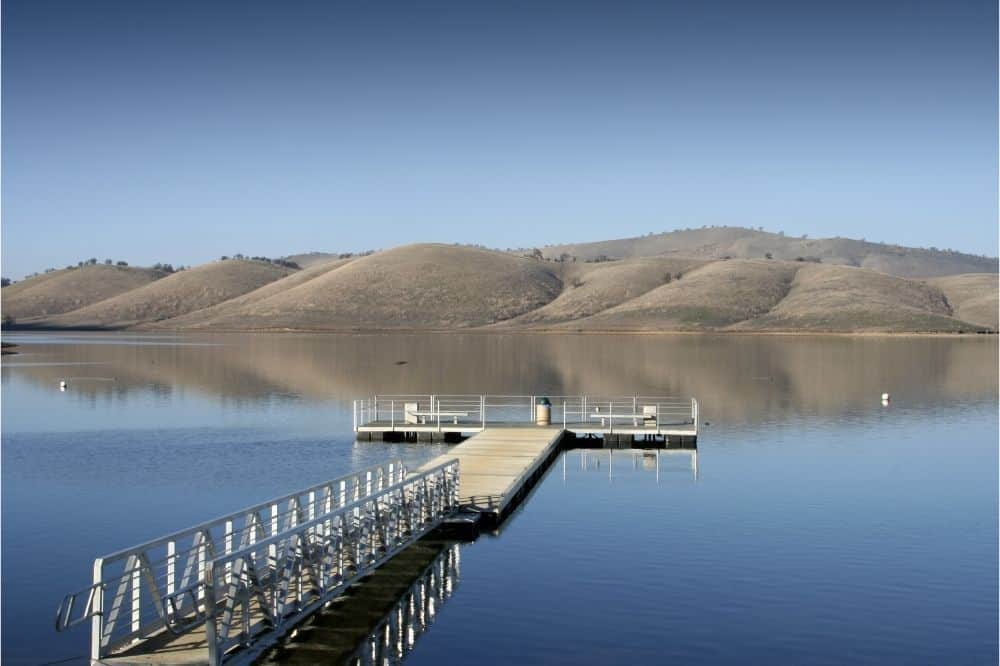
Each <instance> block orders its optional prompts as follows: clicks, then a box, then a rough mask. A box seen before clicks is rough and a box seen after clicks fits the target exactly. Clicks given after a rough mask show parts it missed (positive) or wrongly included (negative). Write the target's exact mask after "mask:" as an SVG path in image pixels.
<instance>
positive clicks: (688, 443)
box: [56, 395, 698, 666]
mask: <svg viewBox="0 0 1000 666" xmlns="http://www.w3.org/2000/svg"><path fill="white" fill-rule="evenodd" d="M353 421H354V431H355V432H356V433H357V434H358V438H359V439H384V440H392V439H416V440H424V439H446V438H452V439H461V438H463V437H465V436H466V435H471V436H469V437H468V439H465V440H464V441H462V442H461V443H460V444H458V445H457V446H454V447H452V448H451V449H450V450H449V451H448V453H447V454H445V455H442V456H439V457H438V458H435V459H434V460H431V461H429V462H428V463H426V464H425V465H422V466H421V467H420V468H419V469H417V470H415V471H410V470H407V469H406V468H405V466H404V465H403V464H402V463H401V462H400V461H392V462H389V463H386V464H384V465H380V466H377V467H373V468H370V469H367V470H362V471H361V472H356V473H354V474H351V475H348V476H345V477H340V478H338V479H333V480H331V481H327V482H325V483H322V484H319V485H316V486H312V487H310V488H306V489H304V490H301V491H298V492H295V493H291V494H289V495H286V496H283V497H280V498H276V499H274V500H271V501H269V502H265V503H262V504H259V505H255V506H252V507H248V508H246V509H243V510H241V511H238V512H235V513H232V514H229V515H226V516H222V517H220V518H217V519H215V520H211V521H209V522H207V523H203V524H201V525H197V526H195V527H192V528H189V529H187V530H182V531H181V532H176V533H174V534H170V535H167V536H164V537H162V538H160V539H155V540H153V541H150V542H147V543H144V544H140V545H138V546H135V547H132V548H128V549H125V550H121V551H118V552H116V553H112V554H110V555H107V556H105V557H101V558H98V559H97V560H95V561H94V565H93V579H92V584H91V585H90V586H89V587H87V588H84V589H82V590H80V591H78V592H75V593H72V594H69V595H67V596H66V597H65V598H64V599H63V602H62V604H60V606H59V608H58V610H57V614H56V629H57V631H63V630H66V629H70V628H71V627H73V626H77V625H82V624H89V625H90V627H91V643H90V645H91V649H90V659H91V663H94V664H97V663H102V664H112V663H113V664H210V665H211V666H218V665H219V664H222V663H227V664H244V663H251V662H253V661H255V660H257V659H259V658H260V657H261V656H262V655H263V654H264V653H266V652H267V651H268V650H270V649H271V648H273V647H274V646H275V645H277V644H278V642H279V641H280V640H282V639H283V638H284V637H285V636H286V634H288V633H289V632H291V631H292V630H293V629H295V628H296V627H298V626H300V625H302V623H303V622H305V621H306V620H308V619H309V618H310V617H312V616H313V615H315V614H316V613H317V612H319V611H321V610H323V609H325V608H327V607H328V606H329V605H330V604H331V602H333V601H334V600H335V599H337V598H339V597H341V596H342V595H343V594H344V593H345V592H346V591H347V590H348V589H350V588H351V587H352V586H354V585H357V584H358V583H359V582H360V581H361V580H362V579H365V578H367V577H369V576H371V575H372V574H374V573H375V572H376V570H378V569H379V568H380V567H382V566H383V565H386V564H387V563H389V562H390V560H392V559H393V558H395V557H396V556H398V555H400V554H401V553H403V552H404V551H406V550H407V549H408V548H411V547H413V546H414V544H416V543H417V541H419V540H420V539H421V538H423V537H424V536H426V535H429V534H431V533H432V532H433V533H440V534H443V533H446V531H448V530H452V529H456V528H457V529H459V530H463V531H464V530H465V529H468V528H471V529H474V530H478V527H479V525H481V524H482V525H484V526H486V527H493V528H495V527H497V526H499V525H500V523H501V522H502V521H503V520H504V519H505V518H506V517H507V516H509V515H510V513H511V512H512V511H513V510H514V509H515V508H516V507H517V506H518V504H519V503H520V502H521V501H522V500H523V499H524V497H525V496H526V495H527V493H529V492H530V490H531V488H532V487H533V486H534V485H535V483H536V482H537V480H538V479H539V478H540V477H541V476H542V475H543V474H544V473H545V471H546V470H547V469H548V467H549V465H550V464H551V462H552V461H553V460H554V459H555V457H556V456H557V455H558V453H559V452H560V451H561V450H562V449H563V448H567V447H569V448H573V447H575V446H577V445H582V446H583V447H586V448H593V447H596V446H598V443H599V445H600V446H601V447H604V448H612V449H613V448H631V447H632V446H633V445H636V442H638V445H637V448H654V449H657V450H659V449H668V450H670V449H686V450H690V451H694V452H695V453H694V454H693V457H692V467H693V469H695V472H696V474H697V458H696V456H697V453H696V442H697V436H698V403H697V401H696V400H694V399H683V400H682V399H678V398H665V397H649V396H627V397H594V396H586V395H584V396H556V397H554V398H552V397H540V396H491V395H478V396H438V395H420V396H410V395H403V396H373V397H372V398H370V399H369V398H365V399H362V400H355V401H354V414H353ZM656 460H657V470H658V469H659V468H658V461H659V458H658V457H657V458H656ZM449 561H450V560H449ZM441 566H444V564H442V565H441ZM441 571H442V572H443V571H445V569H442V570H441ZM442 575H443V574H442ZM439 578H440V581H447V580H448V578H447V577H446V576H445V577H443V578H441V577H439ZM432 580H435V581H438V579H437V578H433V577H432ZM440 581H438V582H440ZM421 589H423V588H421ZM435 589H436V588H435ZM442 589H443V588H442ZM421 594H423V595H424V596H420V595H421ZM413 595H416V596H413V598H425V597H426V594H424V592H421V591H420V590H415V591H414V592H413ZM408 598H409V597H408ZM406 603H407V604H409V603H410V602H406ZM408 607H409V606H408ZM334 617H335V616H334ZM400 617H402V616H400ZM410 622H411V623H413V622H420V623H424V625H426V617H424V616H422V615H419V614H417V615H415V616H414V619H411V620H410ZM396 624H398V622H397V623H396ZM396 624H392V623H391V622H390V623H389V624H387V625H385V626H380V628H378V629H377V631H376V630H374V629H372V630H368V629H366V631H365V632H362V634H361V635H362V636H364V635H368V634H370V633H372V632H375V633H376V634H378V635H379V636H383V635H385V636H390V635H392V636H397V637H398V636H410V637H411V638H412V636H413V633H414V630H413V627H412V626H411V627H409V628H407V627H406V626H402V625H401V626H396ZM354 638H355V637H352V638H351V641H348V643H351V642H352V641H354ZM367 640H368V639H366V641H367ZM364 645H369V643H368V642H364ZM342 647H344V646H343V645H341V647H338V650H340V649H341V648H342ZM411 647H412V643H411ZM359 649H360V648H359ZM397 652H398V650H397ZM302 656H305V655H302Z"/></svg>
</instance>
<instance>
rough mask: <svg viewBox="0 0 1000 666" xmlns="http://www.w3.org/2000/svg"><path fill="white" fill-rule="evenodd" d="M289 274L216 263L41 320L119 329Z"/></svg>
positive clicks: (249, 264) (270, 267)
mask: <svg viewBox="0 0 1000 666" xmlns="http://www.w3.org/2000/svg"><path fill="white" fill-rule="evenodd" d="M291 272H292V270H291V269H288V268H284V267H281V266H276V265H274V264H270V263H265V262H262V261H242V260H236V259H231V260H228V261H216V262H213V263H210V264H204V265H202V266H197V267H195V268H190V269H187V270H184V271H181V272H178V273H174V274H172V275H170V276H168V277H165V278H163V279H161V280H157V281H155V282H152V283H150V284H147V285H145V286H142V287H139V288H138V289H132V290H130V291H127V292H125V293H123V294H119V295H117V296H114V297H112V298H108V299H105V300H103V301H99V302H97V303H94V304H92V305H88V306H86V307H83V308H80V309H78V310H73V311H71V312H67V313H64V314H61V315H57V316H55V317H49V318H46V319H45V322H44V323H45V324H46V325H48V326H52V327H55V328H123V327H126V326H133V325H136V324H140V323H143V322H150V321H159V320H162V319H169V318H171V317H177V316H179V315H183V314H186V313H188V312H192V311H194V310H201V309H203V308H207V307H210V306H212V305H215V304H217V303H221V302H223V301H227V300H229V299H231V298H235V297H237V296H241V295H243V294H245V293H247V292H250V291H253V290H254V289H257V288H259V287H262V286H264V285H265V284H267V283H269V282H273V281H274V280H277V279H279V278H282V277H284V276H286V275H288V274H289V273H291Z"/></svg>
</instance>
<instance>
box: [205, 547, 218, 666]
mask: <svg viewBox="0 0 1000 666" xmlns="http://www.w3.org/2000/svg"><path fill="white" fill-rule="evenodd" d="M202 573H203V576H204V577H203V579H202V582H203V583H204V585H203V587H204V589H205V642H206V643H207V644H208V645H207V646H206V647H207V648H208V664H209V666H221V663H222V655H221V654H220V653H219V637H218V636H217V635H216V627H215V612H216V603H215V561H214V560H213V561H212V562H210V563H208V566H206V567H205V569H204V571H203V572H202Z"/></svg>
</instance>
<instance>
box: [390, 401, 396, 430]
mask: <svg viewBox="0 0 1000 666" xmlns="http://www.w3.org/2000/svg"><path fill="white" fill-rule="evenodd" d="M389 423H390V425H391V426H392V429H393V430H395V429H396V401H395V400H390V401H389Z"/></svg>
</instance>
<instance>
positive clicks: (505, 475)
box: [421, 426, 565, 527]
mask: <svg viewBox="0 0 1000 666" xmlns="http://www.w3.org/2000/svg"><path fill="white" fill-rule="evenodd" d="M564 434H565V431H564V430H562V429H561V428H553V427H531V426H529V427H524V428H492V429H486V430H483V431H481V432H479V433H477V434H476V435H473V436H472V437H470V438H469V439H467V440H465V441H464V442H462V443H461V444H458V445H457V446H454V447H452V448H451V449H449V450H448V453H446V454H444V455H442V456H440V457H438V458H435V459H434V460H431V461H430V462H429V463H427V464H426V465H424V466H423V467H421V469H431V468H433V467H435V466H437V465H440V464H441V463H442V462H444V461H445V460H452V459H454V460H458V465H459V469H460V470H461V472H460V473H459V482H458V487H459V489H458V497H459V500H458V501H459V505H460V506H461V508H462V509H463V510H464V511H466V512H469V511H472V512H475V513H478V514H479V519H480V520H482V521H484V522H486V523H487V524H488V526H490V527H495V526H497V525H499V524H500V521H502V520H503V519H504V518H506V517H507V515H508V514H509V513H510V512H511V510H513V509H514V507H515V506H516V505H517V503H518V502H519V501H520V499H521V498H522V497H524V495H525V494H526V493H527V492H528V491H529V490H531V487H532V486H533V485H534V483H535V481H536V480H537V479H538V477H539V476H541V474H542V473H543V472H545V470H546V469H547V468H548V466H549V463H551V462H552V460H553V459H554V458H555V457H556V455H557V454H558V453H559V450H560V443H561V442H562V439H563V436H564Z"/></svg>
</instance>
